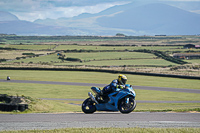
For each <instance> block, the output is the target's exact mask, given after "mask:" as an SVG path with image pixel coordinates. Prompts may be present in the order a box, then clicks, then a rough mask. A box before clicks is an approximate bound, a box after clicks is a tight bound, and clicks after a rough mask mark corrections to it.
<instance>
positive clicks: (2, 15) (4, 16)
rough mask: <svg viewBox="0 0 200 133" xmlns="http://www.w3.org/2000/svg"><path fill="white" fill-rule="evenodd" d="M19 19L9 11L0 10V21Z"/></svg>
mask: <svg viewBox="0 0 200 133" xmlns="http://www.w3.org/2000/svg"><path fill="white" fill-rule="evenodd" d="M16 20H19V19H18V18H17V17H16V16H15V15H13V14H11V13H9V12H3V11H0V21H16Z"/></svg>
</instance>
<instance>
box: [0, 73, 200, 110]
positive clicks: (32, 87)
mask: <svg viewBox="0 0 200 133" xmlns="http://www.w3.org/2000/svg"><path fill="white" fill-rule="evenodd" d="M7 75H9V76H10V77H11V80H35V81H58V82H80V83H102V84H109V83H110V82H111V80H113V79H115V78H117V76H118V74H110V73H98V72H81V71H80V72H77V71H22V70H21V71H20V70H19V71H14V70H0V79H5V78H6V77H7ZM126 76H127V77H128V83H129V84H132V85H137V86H157V87H171V88H188V89H200V88H199V85H200V83H199V80H189V79H178V78H164V77H153V76H138V75H129V74H127V75H126ZM183 83H184V84H183ZM90 88H91V86H70V85H47V84H28V83H9V82H6V83H5V82H1V86H0V91H1V93H2V94H9V95H19V96H21V95H25V96H31V97H33V98H61V99H86V98H87V97H88V96H87V93H88V92H89V91H91V90H90ZM135 91H136V100H139V101H145V100H146V101H172V103H137V107H136V109H135V111H186V110H195V109H197V111H198V108H200V106H199V103H173V101H200V94H195V93H177V92H167V91H166V92H165V91H153V90H151V91H149V90H138V89H135ZM81 103H82V101H73V100H72V101H67V100H64V101H63V100H61V101H59V100H58V101H57V100H55V101H45V100H41V101H39V102H38V104H36V105H35V104H33V105H32V107H34V108H31V112H81V107H80V106H78V105H75V104H81Z"/></svg>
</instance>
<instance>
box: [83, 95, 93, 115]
mask: <svg viewBox="0 0 200 133" xmlns="http://www.w3.org/2000/svg"><path fill="white" fill-rule="evenodd" d="M82 111H83V112H84V113H85V114H92V113H94V112H95V111H96V106H95V102H94V101H92V99H91V98H88V99H86V100H85V101H84V102H83V104H82Z"/></svg>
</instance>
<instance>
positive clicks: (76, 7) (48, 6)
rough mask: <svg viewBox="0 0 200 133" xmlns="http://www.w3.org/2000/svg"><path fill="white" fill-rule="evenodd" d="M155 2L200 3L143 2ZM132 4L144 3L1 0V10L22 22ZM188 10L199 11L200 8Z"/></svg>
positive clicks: (150, 0)
mask: <svg viewBox="0 0 200 133" xmlns="http://www.w3.org/2000/svg"><path fill="white" fill-rule="evenodd" d="M155 1H190V2H191V1H198V2H199V1H200V0H143V2H155ZM130 2H142V0H0V10H2V11H8V12H10V13H12V14H14V15H16V16H17V17H18V18H19V19H21V20H27V21H34V20H36V19H46V18H52V19H56V18H60V17H73V16H77V15H79V14H81V13H97V12H100V11H102V10H105V9H107V8H109V7H112V6H115V5H122V4H127V3H130ZM180 7H181V6H180ZM184 8H185V7H184ZM188 10H190V11H192V10H199V8H197V9H188Z"/></svg>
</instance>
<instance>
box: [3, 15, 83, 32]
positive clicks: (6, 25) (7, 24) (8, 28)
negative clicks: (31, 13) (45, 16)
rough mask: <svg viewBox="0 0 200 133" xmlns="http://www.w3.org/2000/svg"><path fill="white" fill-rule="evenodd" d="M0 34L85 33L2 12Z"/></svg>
mask: <svg viewBox="0 0 200 133" xmlns="http://www.w3.org/2000/svg"><path fill="white" fill-rule="evenodd" d="M0 18H1V19H0V33H3V34H17V35H79V34H84V32H83V31H81V30H79V29H76V28H67V27H61V26H48V25H43V24H37V23H33V22H29V21H22V20H19V19H18V18H17V17H16V16H15V15H13V14H11V13H8V12H0Z"/></svg>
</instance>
